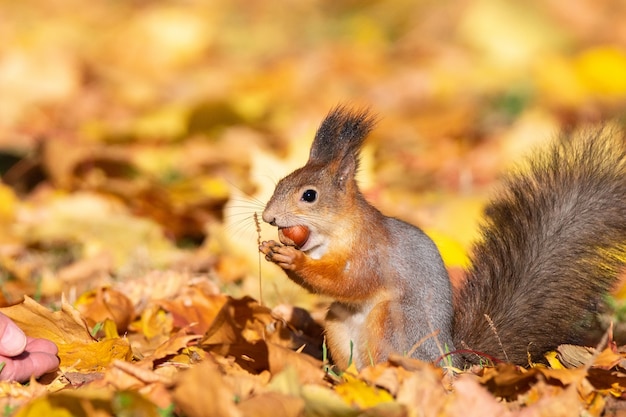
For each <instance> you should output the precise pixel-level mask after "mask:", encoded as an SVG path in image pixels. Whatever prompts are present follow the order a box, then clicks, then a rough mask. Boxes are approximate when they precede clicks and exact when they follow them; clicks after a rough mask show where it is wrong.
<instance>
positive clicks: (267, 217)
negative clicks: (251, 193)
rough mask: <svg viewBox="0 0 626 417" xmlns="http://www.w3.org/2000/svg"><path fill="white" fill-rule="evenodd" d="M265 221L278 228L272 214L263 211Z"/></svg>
mask: <svg viewBox="0 0 626 417" xmlns="http://www.w3.org/2000/svg"><path fill="white" fill-rule="evenodd" d="M261 217H263V221H264V222H265V223H269V224H271V225H272V226H276V217H274V216H272V215H271V213H268V212H267V210H264V211H263V216H261Z"/></svg>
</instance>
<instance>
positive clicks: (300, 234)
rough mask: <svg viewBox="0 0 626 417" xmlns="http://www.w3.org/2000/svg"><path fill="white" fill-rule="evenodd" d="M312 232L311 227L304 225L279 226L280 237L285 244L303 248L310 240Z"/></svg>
mask: <svg viewBox="0 0 626 417" xmlns="http://www.w3.org/2000/svg"><path fill="white" fill-rule="evenodd" d="M310 233H311V232H310V230H309V228H308V227H306V226H303V225H296V226H289V227H279V228H278V239H279V240H280V242H281V243H282V244H283V245H287V246H295V247H296V248H298V249H301V248H302V247H303V246H304V245H305V244H306V242H307V241H308V240H309V236H310Z"/></svg>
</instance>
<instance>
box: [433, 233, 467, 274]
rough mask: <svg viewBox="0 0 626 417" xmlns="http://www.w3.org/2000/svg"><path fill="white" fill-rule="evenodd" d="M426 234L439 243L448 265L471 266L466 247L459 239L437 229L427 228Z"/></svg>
mask: <svg viewBox="0 0 626 417" xmlns="http://www.w3.org/2000/svg"><path fill="white" fill-rule="evenodd" d="M426 234H427V235H428V236H429V237H430V238H431V239H432V240H433V241H434V242H435V245H437V248H438V249H439V252H441V257H442V258H443V262H444V264H446V266H448V267H451V266H458V267H461V268H466V267H468V266H469V264H470V261H469V257H468V256H467V253H466V251H465V248H464V247H463V245H461V244H460V243H459V242H458V241H457V240H455V239H453V238H451V237H450V236H448V235H446V234H444V233H441V232H438V231H435V230H427V231H426Z"/></svg>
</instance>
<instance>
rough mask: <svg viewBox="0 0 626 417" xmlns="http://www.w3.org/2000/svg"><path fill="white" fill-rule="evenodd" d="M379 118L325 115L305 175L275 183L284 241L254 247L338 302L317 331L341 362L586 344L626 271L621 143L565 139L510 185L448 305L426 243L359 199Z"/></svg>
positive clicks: (529, 355) (271, 209)
mask: <svg viewBox="0 0 626 417" xmlns="http://www.w3.org/2000/svg"><path fill="white" fill-rule="evenodd" d="M375 122H376V119H375V117H374V116H373V115H372V114H370V112H369V111H365V110H350V109H349V108H347V107H345V106H338V107H336V108H334V109H332V110H331V111H330V112H329V113H328V115H327V116H326V118H325V119H324V120H323V122H322V123H321V125H320V127H319V129H318V130H317V133H316V135H315V138H314V141H313V144H312V146H311V150H310V155H309V159H308V161H307V163H306V165H304V166H303V167H302V168H299V169H297V170H296V171H294V172H293V173H291V174H289V175H288V176H286V177H285V178H283V179H281V180H280V181H279V182H278V184H277V185H276V188H275V191H274V194H273V196H272V197H271V198H270V200H269V202H268V203H267V205H266V207H265V209H264V211H263V215H262V218H263V220H264V221H265V222H267V223H269V224H271V225H273V226H276V227H277V228H278V235H279V240H280V243H279V242H276V241H274V240H271V241H264V242H262V243H261V245H260V247H259V250H260V251H261V252H262V253H263V254H265V258H266V259H267V260H268V261H270V262H273V263H275V264H277V265H278V266H280V267H281V268H282V269H283V270H284V271H285V272H286V274H287V276H288V277H289V278H290V279H291V280H293V281H294V282H295V283H297V284H299V285H300V286H302V287H304V288H305V289H307V290H309V291H311V292H314V293H319V294H324V295H327V296H330V297H332V298H333V299H334V302H333V303H332V304H331V306H330V308H329V310H328V313H327V316H326V319H325V331H326V343H327V345H328V349H329V350H330V354H331V357H332V360H333V362H334V363H335V365H337V366H338V367H340V368H342V369H345V368H346V367H347V366H348V365H349V364H350V362H351V361H352V362H354V364H355V365H356V367H357V368H358V369H361V368H363V367H365V366H367V365H370V364H374V363H379V362H382V361H385V360H386V359H387V358H388V356H389V355H390V354H392V353H398V354H405V355H409V356H411V357H414V358H417V359H421V360H425V361H437V360H438V359H439V360H441V358H443V357H444V356H445V355H446V353H449V354H450V355H451V357H452V362H451V363H452V364H453V365H454V366H457V367H462V366H467V365H471V364H475V363H481V358H482V359H483V362H484V358H485V357H486V358H491V359H495V360H501V361H508V362H511V363H515V364H518V365H522V366H523V365H528V364H529V363H530V361H542V358H543V355H544V354H545V353H546V352H548V351H550V350H554V349H556V348H557V347H558V346H559V345H560V344H565V343H571V344H580V343H582V342H583V341H585V340H587V337H588V335H589V334H591V330H592V329H593V328H594V326H596V327H597V324H598V323H597V321H594V319H595V318H596V316H597V313H598V311H599V309H600V307H601V306H602V302H603V297H605V296H606V294H607V292H608V291H610V290H611V289H612V287H614V286H615V285H616V284H617V282H618V278H619V273H620V270H621V269H622V268H623V267H624V264H625V263H626V140H625V137H624V135H623V134H622V133H620V132H611V131H610V129H606V128H604V129H602V128H600V129H597V130H595V131H589V132H586V133H585V134H579V135H574V134H563V135H561V137H560V138H559V139H558V140H557V141H555V143H553V144H552V145H551V147H550V148H549V149H548V150H547V151H545V152H543V153H538V154H534V155H533V156H531V157H530V159H529V160H528V166H527V167H526V169H524V170H520V171H519V172H514V173H512V174H510V175H509V176H508V177H506V179H505V180H504V187H503V189H502V190H501V191H500V193H499V195H498V196H497V197H496V198H495V199H493V200H492V201H491V202H490V203H489V204H488V205H487V207H486V209H485V215H486V219H485V220H484V222H483V224H482V225H481V236H482V238H481V239H480V240H479V241H478V243H476V244H475V245H474V247H473V250H472V251H471V266H470V267H469V270H468V271H467V272H466V276H467V279H466V281H465V283H464V285H463V287H462V288H461V289H460V291H459V292H458V293H457V294H454V295H453V291H452V287H451V283H450V279H449V277H448V273H447V270H446V268H445V267H444V264H443V261H442V258H441V255H440V253H439V251H438V249H437V247H436V246H435V244H434V243H433V241H432V240H431V239H430V238H429V237H428V236H427V235H426V234H425V233H424V232H423V231H422V230H420V229H419V228H417V227H415V226H413V225H411V224H409V223H406V222H404V221H402V220H399V219H396V218H392V217H387V216H385V215H384V214H382V213H381V212H380V211H379V210H378V209H376V208H375V207H374V206H372V205H371V204H370V203H368V202H367V201H366V199H365V197H364V196H363V194H362V193H361V191H360V190H359V187H358V184H357V181H356V179H355V174H356V172H357V170H358V168H359V155H360V149H361V147H362V144H363V142H364V140H365V138H366V136H367V135H368V134H369V132H370V131H371V130H372V128H373V127H374V125H375ZM457 348H458V349H459V350H458V351H457V350H456V349H457ZM482 355H484V356H482ZM442 363H443V364H445V362H442ZM449 363H450V362H448V364H449Z"/></svg>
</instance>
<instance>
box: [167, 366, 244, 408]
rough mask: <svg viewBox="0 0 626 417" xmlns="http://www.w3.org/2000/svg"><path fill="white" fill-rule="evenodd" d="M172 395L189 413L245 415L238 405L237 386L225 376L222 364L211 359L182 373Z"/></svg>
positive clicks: (180, 406) (177, 403)
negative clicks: (236, 403)
mask: <svg viewBox="0 0 626 417" xmlns="http://www.w3.org/2000/svg"><path fill="white" fill-rule="evenodd" d="M172 397H173V399H174V402H175V403H176V405H177V406H178V407H179V408H180V409H181V410H182V411H183V413H184V414H185V415H187V416H189V417H213V416H223V417H239V416H243V415H244V414H243V413H242V411H241V410H239V409H238V408H237V406H236V405H235V400H236V398H235V389H234V388H233V386H232V385H231V384H230V383H229V382H228V381H227V380H226V379H225V378H224V375H223V374H222V372H221V371H220V369H219V367H218V366H217V365H216V364H215V363H213V362H211V361H208V360H207V361H203V362H201V363H199V364H198V365H196V366H194V367H193V368H191V369H189V370H187V371H185V372H182V373H181V374H180V375H179V377H178V379H177V381H176V382H175V385H174V388H173V393H172Z"/></svg>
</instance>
